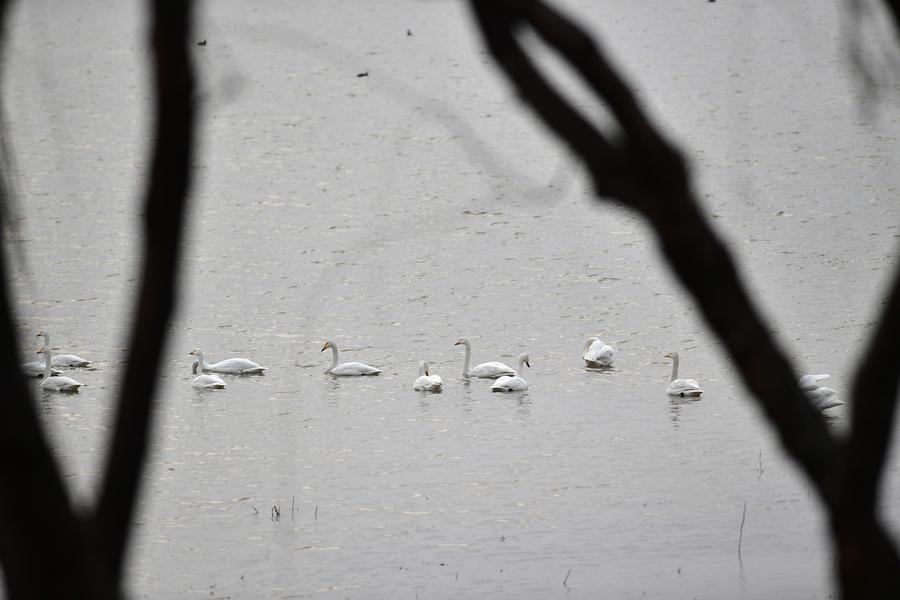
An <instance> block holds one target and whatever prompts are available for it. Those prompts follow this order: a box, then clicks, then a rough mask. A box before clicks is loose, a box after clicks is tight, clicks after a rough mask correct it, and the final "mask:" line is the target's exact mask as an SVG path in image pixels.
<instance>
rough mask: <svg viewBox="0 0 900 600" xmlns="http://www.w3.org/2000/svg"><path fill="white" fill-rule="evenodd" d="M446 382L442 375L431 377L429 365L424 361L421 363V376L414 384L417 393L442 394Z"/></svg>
mask: <svg viewBox="0 0 900 600" xmlns="http://www.w3.org/2000/svg"><path fill="white" fill-rule="evenodd" d="M443 385H444V382H443V380H442V379H441V376H440V375H430V374H429V372H428V363H427V362H425V361H424V360H420V361H419V376H418V377H417V378H416V382H415V383H414V384H413V389H414V390H416V391H417V392H440V391H441V389H443Z"/></svg>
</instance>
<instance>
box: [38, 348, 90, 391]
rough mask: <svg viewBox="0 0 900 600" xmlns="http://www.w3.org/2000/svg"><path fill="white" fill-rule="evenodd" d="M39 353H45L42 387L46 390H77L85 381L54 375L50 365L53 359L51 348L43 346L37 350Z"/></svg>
mask: <svg viewBox="0 0 900 600" xmlns="http://www.w3.org/2000/svg"><path fill="white" fill-rule="evenodd" d="M37 354H43V355H44V379H43V380H42V381H41V388H42V389H45V390H53V391H54V392H77V391H78V388H80V387H81V386H82V385H84V384H83V383H79V382H77V381H75V380H74V379H72V378H71V377H65V376H58V377H57V376H54V375H52V374H51V373H52V371H53V370H52V369H51V368H50V365H51V363H52V361H53V357H52V356H51V352H50V348H48V347H47V346H43V347H42V348H41V349H40V350H38V351H37Z"/></svg>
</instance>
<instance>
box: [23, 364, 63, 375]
mask: <svg viewBox="0 0 900 600" xmlns="http://www.w3.org/2000/svg"><path fill="white" fill-rule="evenodd" d="M22 374H23V375H25V377H43V376H44V365H43V364H42V363H40V362H38V361H36V360H33V361H31V362H27V363H24V364H23V365H22ZM50 374H51V375H59V371H55V370H53V369H50Z"/></svg>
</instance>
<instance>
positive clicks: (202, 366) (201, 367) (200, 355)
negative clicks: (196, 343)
mask: <svg viewBox="0 0 900 600" xmlns="http://www.w3.org/2000/svg"><path fill="white" fill-rule="evenodd" d="M197 365H198V367H199V371H200V373H201V374H202V373H203V371H205V370H206V369H207V368H208V367H209V365H208V364H206V361H204V360H203V353H202V352H200V351H199V350H197Z"/></svg>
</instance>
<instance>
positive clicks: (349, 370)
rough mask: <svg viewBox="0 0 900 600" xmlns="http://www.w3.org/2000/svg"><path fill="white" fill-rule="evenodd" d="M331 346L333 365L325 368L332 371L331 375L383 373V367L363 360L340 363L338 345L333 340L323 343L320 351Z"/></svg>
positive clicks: (329, 371) (328, 371) (327, 371)
mask: <svg viewBox="0 0 900 600" xmlns="http://www.w3.org/2000/svg"><path fill="white" fill-rule="evenodd" d="M329 348H331V357H332V359H333V360H332V361H331V366H330V367H328V368H327V369H325V372H326V373H330V374H331V375H341V376H353V375H378V374H379V373H381V369H376V368H375V367H372V366H369V365H367V364H365V363H361V362H355V361H354V362H345V363H342V364H340V365H339V364H338V347H337V345H336V344H335V343H334V342H332V341H331V340H327V341H326V342H325V343H324V344H323V345H322V349H321V350H320V352H325V351H326V350H328V349H329Z"/></svg>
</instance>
